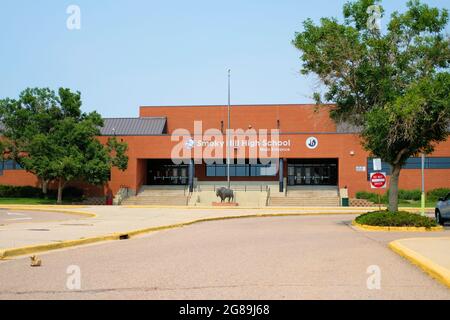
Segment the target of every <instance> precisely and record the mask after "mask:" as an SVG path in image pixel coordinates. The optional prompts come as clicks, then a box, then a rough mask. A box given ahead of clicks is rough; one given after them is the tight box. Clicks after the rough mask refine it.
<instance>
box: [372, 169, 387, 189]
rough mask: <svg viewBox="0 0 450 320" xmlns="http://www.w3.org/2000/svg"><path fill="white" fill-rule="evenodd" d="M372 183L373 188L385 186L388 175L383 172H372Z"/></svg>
mask: <svg viewBox="0 0 450 320" xmlns="http://www.w3.org/2000/svg"><path fill="white" fill-rule="evenodd" d="M370 184H371V185H372V187H373V188H377V189H379V188H383V187H384V186H385V185H386V175H385V174H384V173H382V172H375V173H372V175H371V177H370Z"/></svg>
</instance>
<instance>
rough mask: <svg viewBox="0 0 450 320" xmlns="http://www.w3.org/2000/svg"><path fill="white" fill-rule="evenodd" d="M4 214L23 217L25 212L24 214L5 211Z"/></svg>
mask: <svg viewBox="0 0 450 320" xmlns="http://www.w3.org/2000/svg"><path fill="white" fill-rule="evenodd" d="M6 214H7V215H8V216H20V217H25V216H26V214H24V213H15V212H7V213H6ZM30 219H31V218H30Z"/></svg>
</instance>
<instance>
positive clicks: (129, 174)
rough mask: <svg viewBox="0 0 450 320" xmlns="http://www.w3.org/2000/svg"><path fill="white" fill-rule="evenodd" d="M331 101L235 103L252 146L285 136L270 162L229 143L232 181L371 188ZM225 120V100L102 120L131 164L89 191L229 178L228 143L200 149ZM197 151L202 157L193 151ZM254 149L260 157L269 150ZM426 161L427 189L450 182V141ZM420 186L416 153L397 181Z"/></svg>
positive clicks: (12, 174) (6, 176)
mask: <svg viewBox="0 0 450 320" xmlns="http://www.w3.org/2000/svg"><path fill="white" fill-rule="evenodd" d="M330 108H332V106H322V107H317V106H315V105H299V104H290V105H234V106H232V107H231V121H230V127H231V128H232V129H241V133H238V134H236V136H235V137H234V139H237V140H240V141H241V142H242V141H245V140H252V139H254V138H253V137H251V136H252V134H251V132H256V133H257V136H256V142H257V143H258V141H259V144H258V145H256V146H255V147H254V148H256V149H259V151H261V150H262V149H263V147H267V141H269V142H270V141H272V140H273V137H272V135H269V136H267V137H266V136H265V137H264V139H263V140H264V141H261V140H262V138H261V134H260V132H264V131H265V130H268V131H269V132H270V131H271V130H273V131H274V132H275V131H276V132H279V134H278V135H277V139H278V141H280V142H279V144H278V145H277V146H276V147H277V149H278V151H277V154H276V157H275V158H276V161H273V162H272V163H270V164H267V163H259V162H264V161H259V162H258V161H250V160H257V159H253V157H255V154H252V150H251V148H244V147H242V146H239V145H238V146H235V145H233V146H231V147H230V150H231V152H232V153H233V154H237V155H236V156H234V157H233V156H232V158H238V159H240V160H241V161H240V163H239V164H231V165H230V175H231V180H232V181H240V182H246V181H248V182H255V181H258V182H260V183H261V184H264V182H271V183H274V182H275V183H279V185H280V188H290V187H292V186H298V185H307V186H311V187H314V186H336V187H340V188H343V187H344V186H347V187H348V190H349V194H350V196H351V197H353V196H354V195H355V193H356V192H357V191H363V190H366V191H370V186H369V182H368V176H369V173H370V172H371V171H372V161H371V159H370V157H369V154H368V153H367V152H366V151H365V150H364V149H363V148H362V146H361V142H360V138H359V137H358V132H357V130H355V128H352V127H350V126H345V125H336V124H335V123H334V122H333V121H332V120H331V119H330V117H329V111H330ZM227 119H228V117H227V106H169V107H168V106H164V107H159V106H150V107H147V106H143V107H141V108H140V112H139V117H138V118H116V119H105V127H104V128H102V136H101V137H99V139H100V140H101V141H106V139H107V138H108V137H109V136H116V137H117V138H118V139H121V140H123V141H125V142H126V143H127V144H128V147H129V151H128V156H129V165H128V169H127V170H126V171H125V172H121V171H119V170H116V169H113V171H112V173H111V180H110V182H109V183H108V185H107V186H106V187H105V188H104V189H102V188H92V187H89V188H88V189H89V192H90V193H91V194H94V193H95V194H99V193H100V194H101V193H105V192H106V190H111V191H112V192H113V194H116V193H117V192H118V190H119V189H120V188H121V187H127V188H129V189H131V190H133V191H134V192H137V191H138V190H139V189H140V188H141V187H142V186H144V185H154V184H156V185H186V186H189V185H192V186H194V187H195V185H196V184H199V183H202V182H208V181H209V182H211V181H217V182H224V181H226V179H227V178H226V172H227V165H226V164H225V163H226V161H225V160H224V159H225V158H226V151H227V150H228V147H227V145H226V144H224V145H221V144H220V143H219V144H218V145H217V146H216V148H222V149H223V155H224V156H221V157H220V158H222V160H224V163H222V164H220V163H216V164H207V163H206V162H207V161H206V160H207V159H208V158H211V157H212V156H211V155H209V156H208V155H207V154H206V155H205V154H204V153H203V154H202V150H203V149H204V147H205V143H206V144H208V143H207V142H211V141H216V140H217V139H214V138H211V136H212V135H211V134H210V132H214V133H215V134H217V133H225V131H226V129H227V126H228V123H227ZM199 124H200V126H201V128H200V129H199V128H198V127H199ZM195 125H196V126H197V129H196V128H195ZM180 129H182V130H180ZM202 143H203V144H202ZM189 144H190V145H189ZM272 147H273V146H269V149H270V148H272ZM177 148H178V149H179V150H178V151H180V152H181V151H183V152H185V154H188V153H189V151H190V152H191V153H192V156H190V157H189V158H187V157H186V156H185V155H184V156H182V157H183V158H184V163H182V164H174V163H173V160H172V159H173V158H174V155H173V152H174V150H175V149H177ZM181 149H184V150H181ZM198 149H200V150H198ZM240 149H246V150H240ZM216 151H217V149H216ZM257 151H258V150H257ZM195 152H199V154H202V157H201V158H200V159H198V158H196V157H195ZM242 152H243V153H242ZM257 156H258V158H261V159H263V158H271V156H272V155H271V154H268V155H267V154H266V155H263V156H261V155H257ZM261 159H260V160H261ZM218 162H220V161H218ZM425 168H426V184H425V185H426V189H427V190H430V189H434V188H438V187H450V141H446V142H445V143H441V144H439V145H438V146H437V147H436V151H435V152H434V153H433V154H432V155H429V156H427V158H426V167H425ZM383 171H386V172H387V173H388V175H389V171H390V168H389V166H387V165H386V164H384V166H383ZM0 184H8V185H33V186H38V185H39V181H38V180H37V179H36V177H34V176H33V175H32V174H29V173H27V172H25V171H24V170H21V169H20V168H19V167H17V166H15V164H14V163H12V162H11V161H7V162H5V163H4V164H3V170H2V171H1V175H0ZM420 186H421V175H420V159H419V158H412V159H410V160H409V161H408V163H407V165H406V166H405V168H404V170H402V173H401V176H400V188H401V189H418V188H420Z"/></svg>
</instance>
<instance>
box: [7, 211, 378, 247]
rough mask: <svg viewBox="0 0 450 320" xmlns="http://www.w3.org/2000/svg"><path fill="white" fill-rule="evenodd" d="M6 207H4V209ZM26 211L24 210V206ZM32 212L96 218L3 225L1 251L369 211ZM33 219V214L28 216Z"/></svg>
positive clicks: (76, 217)
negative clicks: (222, 222) (200, 223)
mask: <svg viewBox="0 0 450 320" xmlns="http://www.w3.org/2000/svg"><path fill="white" fill-rule="evenodd" d="M3 207H5V206H3ZM21 208H23V207H21ZM27 208H28V209H29V210H33V209H39V210H41V211H42V210H47V211H48V212H51V211H53V210H59V211H64V210H68V211H76V212H87V213H93V214H95V215H96V216H95V217H80V216H76V215H73V217H72V219H70V220H65V221H50V222H49V221H46V222H39V221H37V220H33V221H35V222H22V223H16V224H8V225H2V226H0V250H5V249H8V248H16V247H24V246H32V245H38V244H45V243H58V242H63V241H68V240H75V239H83V238H90V237H98V236H104V235H108V234H113V233H119V232H120V233H127V232H132V231H135V230H141V229H148V228H156V227H162V226H167V225H173V224H181V223H187V222H190V221H196V220H200V219H210V218H220V217H233V216H252V215H286V214H333V213H334V214H342V213H347V214H348V213H354V214H361V213H363V212H366V211H368V210H369V211H370V209H368V208H339V207H338V208H267V209H242V208H240V209H235V208H229V209H216V208H199V209H197V208H192V209H191V208H183V207H179V208H175V207H172V208H167V207H166V208H163V207H161V208H154V207H153V208H129V207H128V208H127V207H118V206H91V207H69V206H61V207H56V206H45V207H44V206H36V207H33V206H27ZM29 215H30V216H32V212H31V213H29Z"/></svg>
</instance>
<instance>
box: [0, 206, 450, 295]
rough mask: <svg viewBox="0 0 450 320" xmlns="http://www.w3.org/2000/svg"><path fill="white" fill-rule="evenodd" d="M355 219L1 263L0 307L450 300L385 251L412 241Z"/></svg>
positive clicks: (232, 225)
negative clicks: (85, 302)
mask: <svg viewBox="0 0 450 320" xmlns="http://www.w3.org/2000/svg"><path fill="white" fill-rule="evenodd" d="M353 217H354V216H346V215H340V216H305V217H275V218H256V219H255V218H248V219H235V220H227V221H217V222H207V223H200V224H196V225H191V226H188V227H184V228H179V229H173V230H167V231H161V232H157V233H153V234H150V235H147V236H143V237H139V238H132V239H129V240H124V241H116V242H109V243H102V244H96V245H90V246H84V247H78V248H71V249H66V250H60V251H54V252H49V253H47V254H43V255H41V258H42V262H43V265H42V267H39V268H32V267H30V265H29V259H28V258H20V259H14V260H10V261H2V262H0V299H11V298H12V299H70V298H73V299H450V290H448V289H447V288H446V287H445V286H443V285H441V284H440V283H438V282H436V281H435V280H434V279H432V278H431V277H429V276H428V275H427V274H425V273H423V272H422V271H421V270H420V269H418V268H417V267H415V266H413V265H412V264H410V263H409V262H408V261H406V260H404V259H403V258H401V257H400V256H398V255H397V254H395V253H394V252H392V251H390V250H389V249H388V248H387V243H389V242H390V241H392V240H394V239H398V238H405V237H406V238H407V237H411V234H409V233H400V234H399V233H367V232H361V231H357V230H355V229H354V228H353V227H351V226H350V225H349V223H350V221H351V219H352V218H353ZM412 235H413V236H420V237H421V236H425V237H430V236H431V237H439V236H443V235H447V236H448V231H445V232H436V233H420V234H412ZM74 268H75V269H74ZM374 268H375V269H374ZM74 270H75V271H74ZM373 270H378V271H379V273H377V274H376V276H377V277H378V276H379V278H377V279H378V280H379V288H378V287H377V288H373V286H372V287H370V285H369V286H368V281H369V283H373V282H372V280H373V279H374V278H373V276H374V273H373ZM73 276H77V278H76V279H78V280H79V285H80V287H79V288H80V289H78V287H77V286H75V287H74V286H73V285H69V284H70V283H72V284H73V283H78V282H77V281H78V280H77V281H75V282H73V279H74V278H73ZM369 287H370V288H369Z"/></svg>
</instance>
